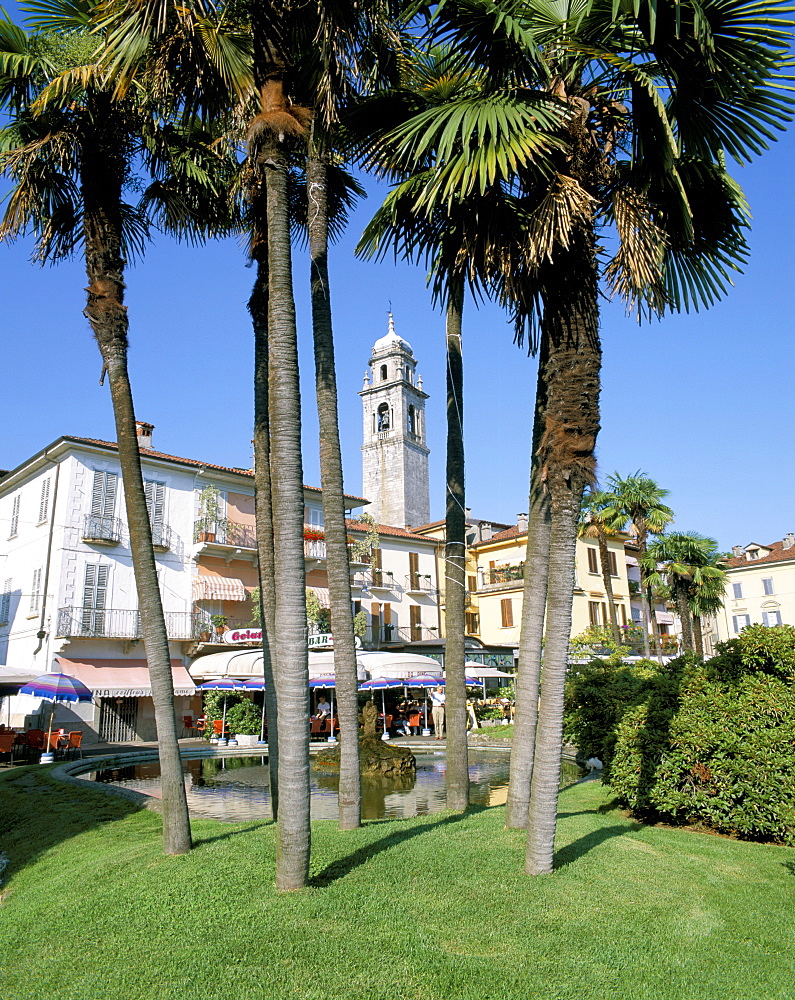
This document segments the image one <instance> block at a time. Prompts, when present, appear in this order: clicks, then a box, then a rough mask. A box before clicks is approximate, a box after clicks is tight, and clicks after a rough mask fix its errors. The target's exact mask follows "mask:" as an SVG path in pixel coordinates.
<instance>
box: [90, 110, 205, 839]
mask: <svg viewBox="0 0 795 1000" xmlns="http://www.w3.org/2000/svg"><path fill="white" fill-rule="evenodd" d="M110 105H111V102H110V98H109V96H108V95H104V94H103V95H96V97H95V98H94V107H93V109H92V110H93V116H92V122H93V124H94V131H93V132H92V133H91V134H86V135H84V136H83V137H82V138H83V141H82V144H81V152H82V162H81V176H82V193H83V200H84V221H83V226H84V233H85V265H86V274H87V276H88V299H87V304H86V309H85V314H86V316H87V318H88V321H89V323H90V324H91V329H92V331H93V333H94V336H95V337H96V340H97V343H98V345H99V349H100V352H101V354H102V360H103V363H104V366H105V369H106V371H107V373H108V379H109V382H110V394H111V401H112V403H113V416H114V419H115V423H116V441H117V444H118V449H119V464H120V466H121V473H122V482H123V486H124V502H125V506H126V509H127V524H128V528H129V531H130V549H131V552H132V563H133V570H134V572H135V584H136V589H137V592H138V607H139V612H140V615H141V630H142V633H143V640H144V646H145V649H146V659H147V666H148V668H149V677H150V681H151V685H152V700H153V702H154V708H155V726H156V729H157V740H158V747H159V755H160V773H161V787H162V816H163V850H164V852H165V853H166V854H185V853H186V852H187V851H189V850H190V848H191V833H190V819H189V816H188V804H187V799H186V795H185V784H184V779H183V773H182V762H181V760H180V756H179V743H178V736H177V726H176V719H175V715H174V681H173V677H172V674H171V656H170V653H169V648H168V634H167V632H166V623H165V619H164V617H163V606H162V602H161V598H160V588H159V585H158V580H157V566H156V564H155V557H154V551H153V549H152V530H151V526H150V522H149V512H148V510H147V506H146V495H145V493H144V484H143V477H142V474H141V459H140V454H139V451H138V438H137V434H136V429H135V410H134V407H133V398H132V389H131V387H130V379H129V373H128V370H127V332H128V319H127V310H126V307H125V306H124V260H123V257H122V252H121V194H122V181H123V177H124V172H125V163H124V159H123V155H122V154H121V153H120V151H119V150H118V149H116V148H114V146H113V145H112V143H113V141H114V137H115V136H117V135H118V134H119V133H120V132H121V129H122V126H121V123H120V122H118V121H116V116H115V115H114V113H113V111H112V108H111V107H110Z"/></svg>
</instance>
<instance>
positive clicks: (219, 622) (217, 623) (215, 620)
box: [210, 615, 228, 635]
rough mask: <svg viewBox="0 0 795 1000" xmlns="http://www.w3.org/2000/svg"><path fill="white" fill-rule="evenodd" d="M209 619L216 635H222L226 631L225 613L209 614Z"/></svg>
mask: <svg viewBox="0 0 795 1000" xmlns="http://www.w3.org/2000/svg"><path fill="white" fill-rule="evenodd" d="M210 621H211V622H212V624H213V626H214V628H215V631H216V633H217V634H218V635H223V633H224V632H225V631H226V623H227V621H228V619H227V617H226V615H210Z"/></svg>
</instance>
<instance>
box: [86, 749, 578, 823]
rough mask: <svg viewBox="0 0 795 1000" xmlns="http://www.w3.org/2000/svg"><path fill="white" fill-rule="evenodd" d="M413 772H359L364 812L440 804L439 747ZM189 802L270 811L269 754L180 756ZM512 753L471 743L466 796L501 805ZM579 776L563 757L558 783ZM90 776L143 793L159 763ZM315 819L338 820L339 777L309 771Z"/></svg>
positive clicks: (228, 811)
mask: <svg viewBox="0 0 795 1000" xmlns="http://www.w3.org/2000/svg"><path fill="white" fill-rule="evenodd" d="M415 756H416V758H417V772H416V775H409V776H406V777H403V778H390V779H385V778H376V777H367V776H365V777H363V779H362V818H363V819H383V818H390V819H392V818H400V817H408V816H421V815H425V814H427V813H434V812H440V811H441V810H443V809H444V808H445V785H444V782H445V764H446V758H445V754H444V751H442V750H439V751H435V752H417V753H415ZM183 769H184V771H185V789H186V791H187V795H188V808H189V810H190V812H191V815H193V816H206V817H209V818H211V819H218V820H222V821H225V822H228V823H239V822H246V821H249V820H262V819H268V818H269V817H270V790H269V782H268V758H267V757H265V756H262V755H261V754H256V755H252V756H246V757H205V758H201V759H194V760H186V761H183ZM508 770H509V759H508V754H507V753H505V752H502V753H501V752H498V751H488V750H470V752H469V780H470V801H471V802H472V803H473V804H476V805H502V804H503V803H504V802H505V798H506V794H507V790H508ZM580 775H581V772H580V770H579V768H578V767H577V766H576V765H575V764H574V763H572V762H570V761H565V760H564V761H563V774H562V778H561V783H562V784H571V783H572V782H573V781H576V780H577V779H578V778H579V777H580ZM84 777H85V778H87V779H88V780H91V781H100V782H104V783H109V784H115V785H121V786H123V787H125V788H132V789H135V790H137V791H140V792H146V793H147V794H148V795H155V796H159V794H160V765H159V764H158V763H157V762H154V763H148V764H135V765H129V766H127V767H113V768H109V769H107V770H104V771H91V772H89V773H87V774H85V775H84ZM310 780H311V790H312V802H311V813H312V819H332V820H336V819H337V815H338V813H337V789H338V777H337V775H333V774H324V773H321V772H319V771H318V770H315V769H314V767H313V768H312V771H311V779H310Z"/></svg>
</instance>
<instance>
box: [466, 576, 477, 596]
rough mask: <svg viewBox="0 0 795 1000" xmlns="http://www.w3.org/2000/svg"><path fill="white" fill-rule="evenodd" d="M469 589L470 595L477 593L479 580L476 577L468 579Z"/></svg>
mask: <svg viewBox="0 0 795 1000" xmlns="http://www.w3.org/2000/svg"><path fill="white" fill-rule="evenodd" d="M467 589H468V590H469V592H470V594H474V593H475V591H476V590H477V589H478V578H477V577H476V576H468V577H467Z"/></svg>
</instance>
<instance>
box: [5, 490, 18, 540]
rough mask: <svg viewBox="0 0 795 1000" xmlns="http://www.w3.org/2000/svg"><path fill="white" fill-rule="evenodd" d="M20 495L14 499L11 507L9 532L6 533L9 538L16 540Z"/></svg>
mask: <svg viewBox="0 0 795 1000" xmlns="http://www.w3.org/2000/svg"><path fill="white" fill-rule="evenodd" d="M20 499H21V498H20V495H19V493H17V495H16V496H15V497H14V502H13V504H12V505H11V530H10V531H9V532H8V537H9V538H16V535H17V531H18V530H19V501H20Z"/></svg>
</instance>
